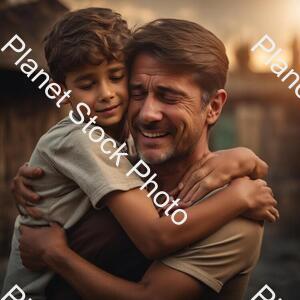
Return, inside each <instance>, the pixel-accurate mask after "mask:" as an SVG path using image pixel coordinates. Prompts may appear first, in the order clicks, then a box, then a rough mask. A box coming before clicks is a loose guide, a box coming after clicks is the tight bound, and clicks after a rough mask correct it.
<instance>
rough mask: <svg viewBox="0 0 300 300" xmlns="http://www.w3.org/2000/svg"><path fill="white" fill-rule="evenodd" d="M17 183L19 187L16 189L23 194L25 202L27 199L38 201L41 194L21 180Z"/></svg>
mask: <svg viewBox="0 0 300 300" xmlns="http://www.w3.org/2000/svg"><path fill="white" fill-rule="evenodd" d="M16 185H17V187H16V189H15V191H17V190H18V194H20V195H22V197H23V199H24V201H23V202H26V201H29V202H36V201H39V200H40V196H39V195H38V194H37V193H35V192H34V191H32V190H31V189H30V187H28V186H26V185H24V183H23V182H21V181H19V182H18V183H16ZM20 204H21V203H20ZM25 204H26V203H25Z"/></svg>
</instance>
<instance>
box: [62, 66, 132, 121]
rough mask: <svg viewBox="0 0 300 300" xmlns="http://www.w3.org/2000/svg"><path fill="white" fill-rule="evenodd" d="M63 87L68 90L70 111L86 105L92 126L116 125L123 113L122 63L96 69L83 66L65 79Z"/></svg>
mask: <svg viewBox="0 0 300 300" xmlns="http://www.w3.org/2000/svg"><path fill="white" fill-rule="evenodd" d="M65 85H66V87H67V89H70V90H72V94H71V98H70V102H71V105H72V107H73V109H74V108H75V107H76V105H77V104H78V103H80V102H84V103H86V104H87V105H88V106H89V107H90V109H91V114H90V115H89V117H88V118H90V117H93V116H97V120H96V123H97V124H98V125H100V126H102V127H110V126H113V127H115V125H118V123H120V121H121V120H122V118H123V117H124V114H125V112H126V110H127V105H128V90H127V74H126V70H125V66H124V64H123V63H121V62H118V61H112V62H107V61H104V62H103V63H101V64H100V65H87V66H84V67H81V68H79V69H78V70H76V71H73V72H69V73H68V74H67V75H66V80H65Z"/></svg>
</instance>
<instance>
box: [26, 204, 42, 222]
mask: <svg viewBox="0 0 300 300" xmlns="http://www.w3.org/2000/svg"><path fill="white" fill-rule="evenodd" d="M25 210H26V211H27V214H28V215H29V216H31V217H32V218H34V219H36V220H40V219H42V218H43V216H44V214H43V213H42V212H41V210H40V209H38V208H37V207H33V206H25Z"/></svg>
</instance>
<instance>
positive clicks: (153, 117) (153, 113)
mask: <svg viewBox="0 0 300 300" xmlns="http://www.w3.org/2000/svg"><path fill="white" fill-rule="evenodd" d="M162 118H163V114H162V110H161V105H160V103H159V101H157V100H156V99H155V97H153V96H152V95H150V94H149V95H148V96H147V98H146V99H145V100H144V101H143V102H142V107H141V110H140V113H139V119H140V121H142V122H145V123H151V122H156V121H161V120H162Z"/></svg>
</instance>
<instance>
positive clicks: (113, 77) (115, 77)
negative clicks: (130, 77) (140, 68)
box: [110, 74, 124, 81]
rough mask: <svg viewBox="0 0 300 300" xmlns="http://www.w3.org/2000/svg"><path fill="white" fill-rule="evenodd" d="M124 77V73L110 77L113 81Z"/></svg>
mask: <svg viewBox="0 0 300 300" xmlns="http://www.w3.org/2000/svg"><path fill="white" fill-rule="evenodd" d="M123 78H124V74H118V75H114V76H111V77H110V79H111V80H112V81H120V80H121V79H123Z"/></svg>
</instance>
